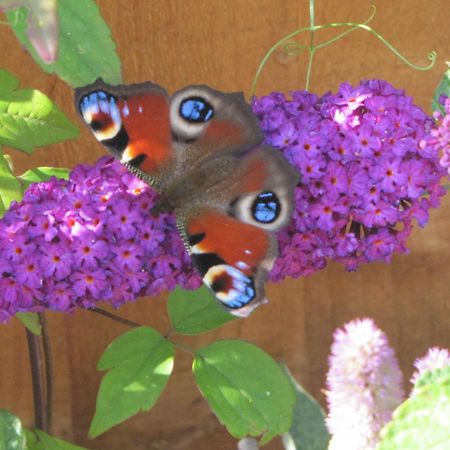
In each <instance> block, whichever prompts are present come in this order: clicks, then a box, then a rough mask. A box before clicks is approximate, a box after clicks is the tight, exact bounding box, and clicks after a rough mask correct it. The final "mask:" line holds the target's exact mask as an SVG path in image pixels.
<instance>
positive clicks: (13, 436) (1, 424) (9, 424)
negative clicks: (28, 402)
mask: <svg viewBox="0 0 450 450" xmlns="http://www.w3.org/2000/svg"><path fill="white" fill-rule="evenodd" d="M0 450H26V440H25V434H24V431H23V428H22V423H21V421H20V419H19V418H18V417H16V416H15V415H14V414H11V413H10V412H9V411H6V410H5V409H0Z"/></svg>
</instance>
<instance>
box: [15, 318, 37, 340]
mask: <svg viewBox="0 0 450 450" xmlns="http://www.w3.org/2000/svg"><path fill="white" fill-rule="evenodd" d="M16 317H17V318H18V319H19V320H20V321H21V322H22V323H23V325H24V326H25V327H26V328H28V329H29V330H30V331H31V332H32V333H33V334H35V335H36V336H40V335H41V324H40V323H39V316H38V315H37V313H17V314H16Z"/></svg>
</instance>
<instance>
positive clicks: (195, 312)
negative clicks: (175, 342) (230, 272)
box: [167, 286, 236, 335]
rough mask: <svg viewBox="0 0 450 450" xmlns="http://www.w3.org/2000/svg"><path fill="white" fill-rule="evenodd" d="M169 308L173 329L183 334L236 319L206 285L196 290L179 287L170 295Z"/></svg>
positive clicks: (208, 329)
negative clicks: (219, 302)
mask: <svg viewBox="0 0 450 450" xmlns="http://www.w3.org/2000/svg"><path fill="white" fill-rule="evenodd" d="M167 308H168V311H169V318H170V322H171V323H172V327H173V330H174V331H176V332H177V333H181V334H189V335H192V334H200V333H204V332H206V331H210V330H214V329H215V328H218V327H220V326H221V325H223V324H225V323H227V322H230V321H231V320H234V319H236V317H235V316H233V315H231V314H230V313H228V312H226V311H225V310H224V309H223V308H222V307H221V306H220V305H219V304H218V303H217V301H216V300H215V299H214V297H213V295H212V294H211V291H210V290H209V289H208V288H207V287H206V286H202V287H201V288H200V289H197V290H196V291H185V290H183V289H181V288H178V287H177V288H176V289H175V290H174V291H173V292H172V293H171V294H170V295H169V302H168V306H167Z"/></svg>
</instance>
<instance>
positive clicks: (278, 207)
mask: <svg viewBox="0 0 450 450" xmlns="http://www.w3.org/2000/svg"><path fill="white" fill-rule="evenodd" d="M232 165H233V164H232ZM297 181H298V176H297V174H296V173H295V172H294V170H293V169H292V168H291V167H290V166H289V164H288V163H287V162H286V161H285V160H284V158H283V157H282V156H281V154H280V153H279V152H277V151H276V150H274V149H272V148H268V147H260V148H257V149H255V150H253V151H251V152H249V153H247V154H245V155H243V156H240V157H235V161H234V168H232V170H230V171H229V175H228V178H225V179H222V180H221V181H218V182H217V184H216V185H215V188H214V189H209V190H208V191H207V192H204V191H203V192H199V193H198V196H196V199H195V200H193V201H192V202H191V203H190V204H189V206H188V207H183V206H181V204H180V207H179V208H178V209H177V208H176V209H175V211H176V213H177V215H178V220H179V224H180V228H181V234H182V236H183V237H184V239H185V242H186V244H187V247H188V250H189V252H190V254H191V257H192V261H193V263H194V265H195V266H196V268H197V270H198V271H199V272H200V274H201V276H202V278H203V282H204V283H205V284H206V285H207V286H208V287H209V288H210V289H211V290H212V292H213V293H214V295H215V296H216V298H217V299H218V300H219V301H220V302H221V303H222V305H224V306H225V308H227V309H228V310H229V311H230V312H231V313H232V314H235V315H238V316H247V315H248V314H249V313H250V312H251V311H252V310H253V309H254V308H255V307H256V306H258V305H259V304H260V303H262V302H264V301H265V292H264V282H265V281H266V279H267V274H268V272H269V271H270V269H271V267H272V265H273V262H274V259H275V257H276V256H277V254H278V249H277V241H276V237H275V232H276V231H277V230H279V229H280V228H281V227H283V226H284V225H286V224H287V223H288V221H289V220H290V216H291V212H292V204H293V199H292V196H293V189H294V187H295V185H296V184H297Z"/></svg>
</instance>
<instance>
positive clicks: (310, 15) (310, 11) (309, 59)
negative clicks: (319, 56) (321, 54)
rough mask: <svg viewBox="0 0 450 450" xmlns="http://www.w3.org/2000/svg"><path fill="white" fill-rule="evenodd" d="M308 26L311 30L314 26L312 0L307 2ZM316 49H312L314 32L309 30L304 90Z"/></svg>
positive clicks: (307, 85) (307, 82)
mask: <svg viewBox="0 0 450 450" xmlns="http://www.w3.org/2000/svg"><path fill="white" fill-rule="evenodd" d="M309 26H310V27H311V28H313V27H314V26H315V19H314V0H309ZM315 51H316V49H315V48H314V30H313V29H311V30H310V32H309V57H308V67H307V69H306V82H305V90H306V91H308V90H309V82H310V80H311V70H312V65H313V60H314V53H315Z"/></svg>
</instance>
